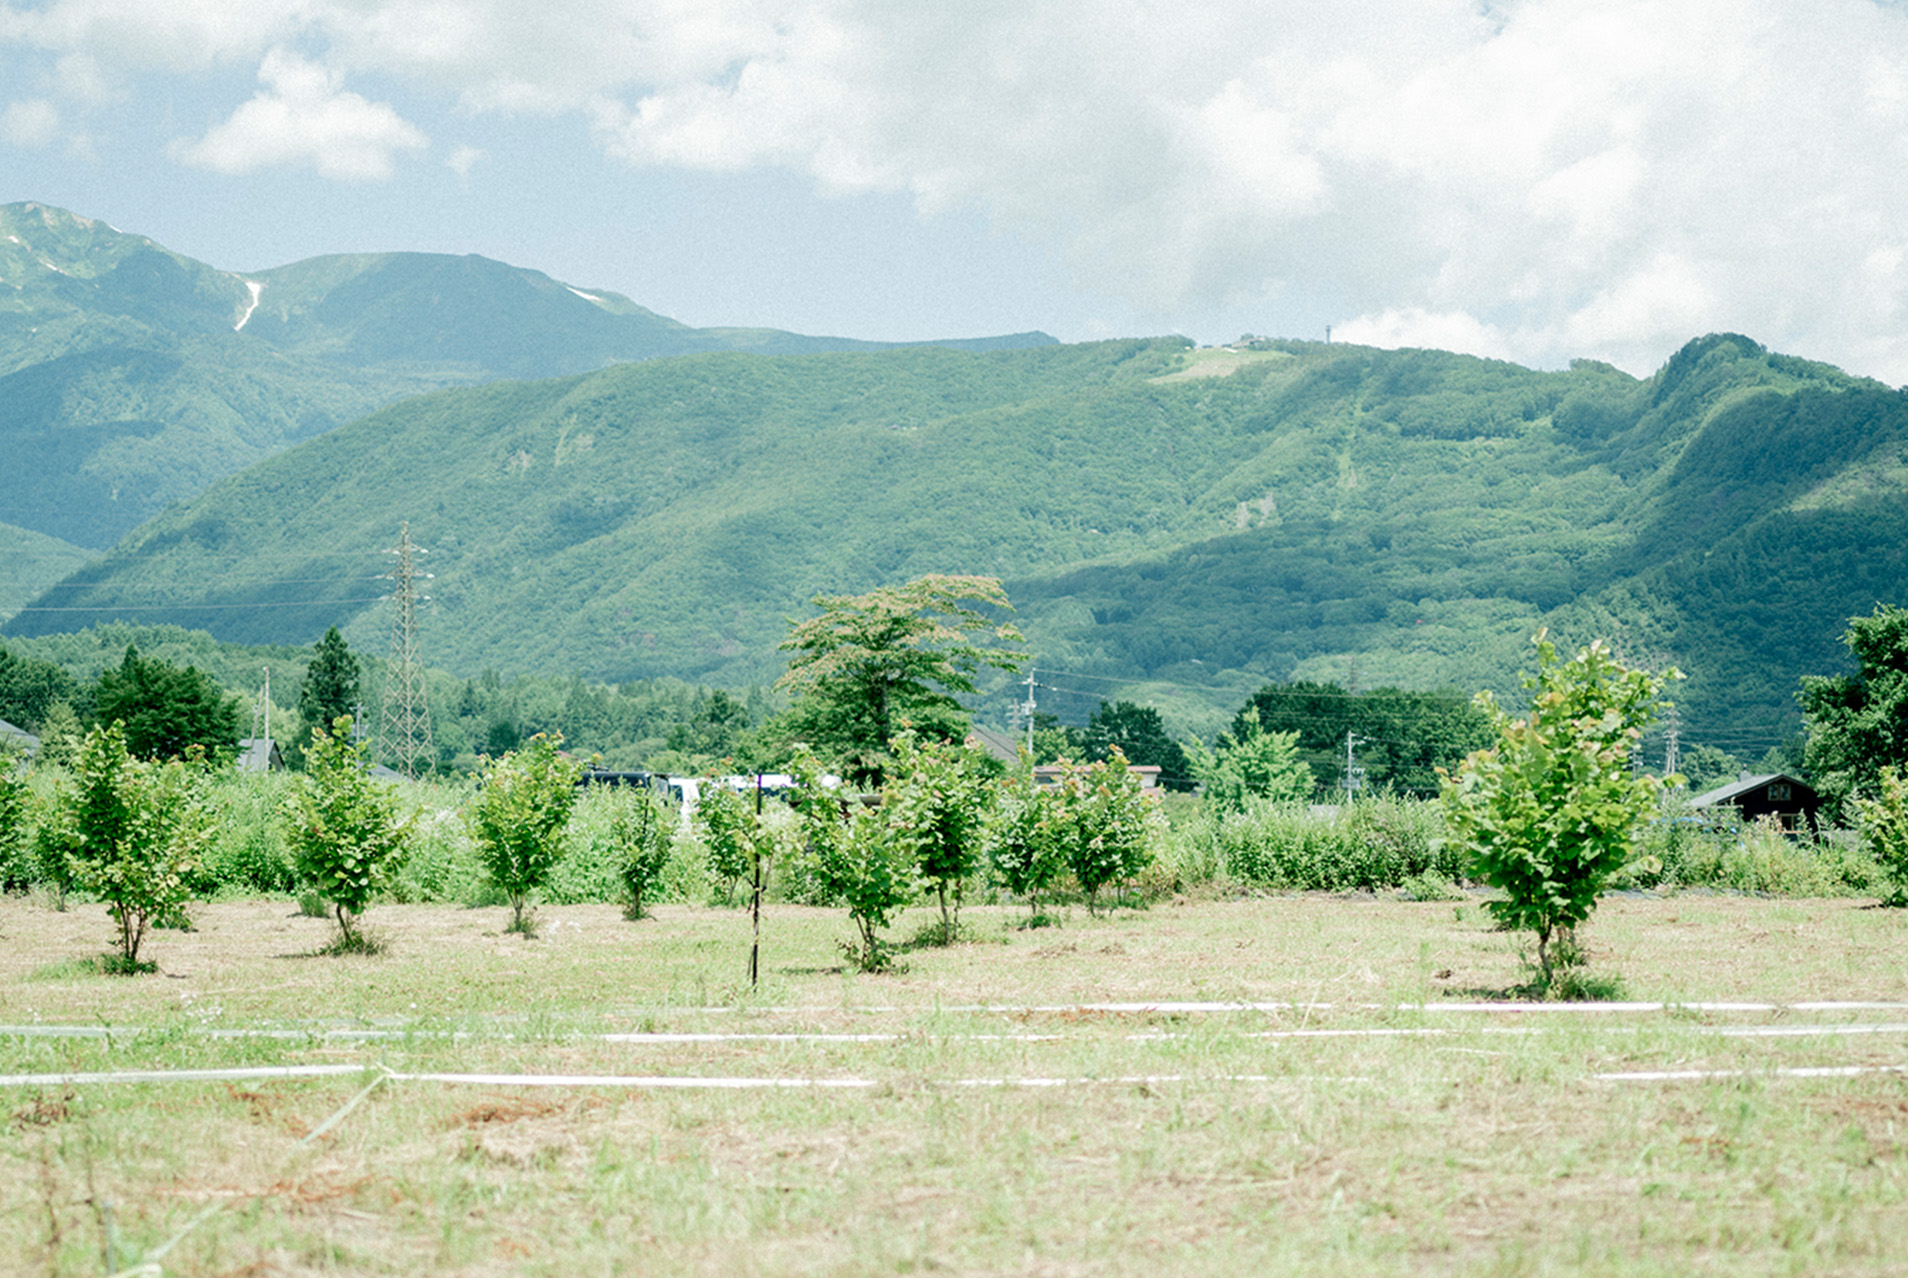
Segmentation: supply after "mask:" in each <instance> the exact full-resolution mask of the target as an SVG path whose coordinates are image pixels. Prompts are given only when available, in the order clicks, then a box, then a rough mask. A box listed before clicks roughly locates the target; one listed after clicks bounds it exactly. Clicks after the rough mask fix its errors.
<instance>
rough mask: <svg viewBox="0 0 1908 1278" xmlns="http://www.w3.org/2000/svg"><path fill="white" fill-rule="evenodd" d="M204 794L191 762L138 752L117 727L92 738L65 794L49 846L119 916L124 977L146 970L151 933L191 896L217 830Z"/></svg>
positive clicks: (50, 823)
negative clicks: (143, 955)
mask: <svg viewBox="0 0 1908 1278" xmlns="http://www.w3.org/2000/svg"><path fill="white" fill-rule="evenodd" d="M199 787H200V774H199V772H198V771H197V770H196V769H194V768H192V767H189V766H188V765H187V764H185V763H183V762H180V761H178V760H173V761H171V762H167V763H158V762H151V761H147V760H144V759H139V758H136V757H134V756H133V755H132V754H130V753H129V752H128V750H127V745H126V736H125V733H124V731H123V730H122V729H121V728H120V727H119V725H118V724H116V723H115V724H113V725H112V726H110V727H105V728H95V729H94V730H93V731H92V732H91V733H90V734H88V736H87V738H86V743H85V744H84V745H83V746H82V747H81V749H80V754H79V759H78V761H77V763H76V764H75V766H74V773H73V779H72V782H71V783H70V784H69V785H65V786H62V787H61V788H60V791H59V797H58V800H57V803H56V812H55V813H54V815H53V817H52V819H51V820H49V821H48V822H47V828H48V830H49V839H48V842H49V844H50V845H51V846H52V847H53V848H54V849H56V850H57V851H58V853H60V854H62V855H63V856H64V859H65V860H66V862H67V864H68V866H70V873H71V875H72V880H73V882H74V884H75V885H76V886H78V887H80V888H83V889H85V890H86V891H89V892H92V893H94V894H96V895H97V896H98V897H99V898H100V899H101V900H103V901H105V902H106V904H107V907H108V908H109V909H110V910H111V911H112V915H113V921H114V922H115V923H116V924H118V927H119V956H118V958H119V967H120V970H124V971H128V972H132V971H141V970H145V968H144V967H143V966H142V965H141V963H140V959H139V948H140V945H141V943H142V942H143V940H144V939H145V935H146V930H147V928H148V927H149V926H151V925H152V924H153V923H154V922H155V921H159V920H164V919H166V918H168V917H171V916H173V915H175V914H177V912H178V911H179V909H180V908H181V907H182V906H183V905H184V904H185V902H186V901H188V900H189V899H191V879H192V873H193V870H194V869H195V868H196V865H197V862H198V857H199V854H200V851H201V849H202V848H203V847H204V845H205V842H206V840H207V839H208V838H209V837H210V833H211V832H210V829H209V823H208V821H207V819H206V813H205V811H204V808H203V806H202V804H201V802H200V795H199Z"/></svg>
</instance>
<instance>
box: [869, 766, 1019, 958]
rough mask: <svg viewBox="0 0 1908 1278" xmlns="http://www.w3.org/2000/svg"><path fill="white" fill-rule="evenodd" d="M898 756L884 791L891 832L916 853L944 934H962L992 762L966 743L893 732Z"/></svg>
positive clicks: (982, 837)
mask: <svg viewBox="0 0 1908 1278" xmlns="http://www.w3.org/2000/svg"><path fill="white" fill-rule="evenodd" d="M893 746H894V763H893V765H892V767H891V768H890V770H889V772H890V775H889V778H888V787H887V790H886V792H885V793H884V795H883V799H882V817H883V820H884V821H885V822H886V824H887V827H888V837H889V838H890V839H892V840H893V841H894V843H895V845H896V847H897V848H898V849H899V850H900V851H901V852H902V853H905V854H908V855H911V856H912V857H913V859H914V865H915V870H916V872H917V873H918V874H919V875H920V877H921V878H922V879H924V880H925V881H926V883H927V886H928V889H929V890H930V891H932V892H933V893H934V895H935V898H936V900H937V901H938V902H939V904H940V907H941V936H942V939H943V940H944V941H946V942H948V943H952V942H953V940H954V938H955V937H956V936H958V935H959V934H960V921H961V920H960V913H961V895H962V888H963V885H964V884H965V883H966V881H967V879H968V877H969V876H970V875H973V874H975V873H976V872H978V871H979V869H980V868H981V863H982V856H983V853H984V850H985V846H986V835H987V825H988V818H989V816H990V809H991V807H992V801H993V797H994V788H993V785H992V784H991V776H990V773H991V769H990V768H988V767H987V766H986V764H985V762H984V760H983V759H982V757H981V756H980V755H979V754H977V753H976V752H975V751H972V750H969V749H968V748H967V747H966V746H963V745H956V744H953V743H951V742H943V741H934V740H928V741H923V740H921V739H920V738H919V737H917V736H915V735H914V734H913V733H912V732H903V733H901V734H900V735H899V736H897V737H895V739H894V743H893Z"/></svg>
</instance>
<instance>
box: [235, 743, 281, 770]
mask: <svg viewBox="0 0 1908 1278" xmlns="http://www.w3.org/2000/svg"><path fill="white" fill-rule="evenodd" d="M238 770H239V771H240V772H283V771H284V770H285V756H284V755H283V754H281V753H279V750H278V742H276V741H274V740H272V739H271V738H270V737H243V738H241V739H240V741H239V743H238Z"/></svg>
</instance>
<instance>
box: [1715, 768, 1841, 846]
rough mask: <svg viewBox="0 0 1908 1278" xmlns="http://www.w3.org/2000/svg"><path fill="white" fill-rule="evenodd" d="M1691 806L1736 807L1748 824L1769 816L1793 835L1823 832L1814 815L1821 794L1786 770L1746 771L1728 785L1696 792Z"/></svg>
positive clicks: (1820, 801)
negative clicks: (1697, 793) (1756, 773)
mask: <svg viewBox="0 0 1908 1278" xmlns="http://www.w3.org/2000/svg"><path fill="white" fill-rule="evenodd" d="M1689 806H1690V807H1692V808H1695V809H1696V810H1697V811H1699V812H1700V811H1702V810H1704V809H1710V810H1715V809H1719V808H1734V809H1735V810H1736V812H1737V814H1738V815H1740V816H1741V817H1742V819H1743V821H1744V822H1745V823H1747V822H1751V821H1760V820H1762V819H1763V818H1764V817H1768V818H1771V819H1773V820H1774V821H1775V822H1776V823H1777V824H1778V825H1780V826H1781V827H1782V828H1783V829H1784V830H1787V831H1789V832H1790V833H1792V834H1804V833H1806V834H1809V835H1815V834H1817V833H1819V832H1820V831H1819V827H1818V826H1817V824H1816V820H1815V814H1816V812H1817V811H1818V810H1819V809H1820V808H1821V806H1822V796H1821V795H1819V794H1817V793H1816V792H1815V787H1814V786H1812V785H1810V784H1809V783H1808V782H1806V781H1798V780H1797V779H1796V778H1794V777H1792V776H1790V775H1789V774H1788V773H1786V772H1771V773H1767V774H1765V775H1762V776H1750V775H1749V774H1748V773H1747V772H1745V773H1743V774H1742V775H1741V776H1739V777H1737V778H1736V779H1735V780H1734V781H1731V782H1730V783H1729V784H1728V785H1719V786H1717V787H1716V788H1715V789H1714V790H1710V791H1707V792H1705V793H1703V794H1699V795H1697V796H1696V797H1695V798H1693V799H1691V800H1690V801H1689Z"/></svg>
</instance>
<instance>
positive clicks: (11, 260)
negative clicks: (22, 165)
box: [0, 203, 1052, 612]
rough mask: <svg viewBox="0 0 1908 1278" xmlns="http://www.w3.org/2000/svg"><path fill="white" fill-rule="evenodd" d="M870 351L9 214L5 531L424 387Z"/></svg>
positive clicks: (50, 212)
mask: <svg viewBox="0 0 1908 1278" xmlns="http://www.w3.org/2000/svg"><path fill="white" fill-rule="evenodd" d="M1051 341H1052V339H1051V338H1047V337H1045V336H1044V335H1042V334H1018V335H1014V336H1010V337H1001V338H982V339H975V342H974V343H971V344H975V345H979V346H983V347H985V346H1006V347H1012V346H1025V345H1039V344H1042V343H1050V342H1051ZM873 345H875V344H872V343H866V342H855V341H849V340H847V339H837V338H811V337H803V336H801V335H799V334H792V333H779V332H772V331H767V330H746V329H711V330H699V329H692V328H689V327H687V326H685V325H682V324H679V323H677V322H676V321H674V320H670V319H666V318H664V317H662V316H659V315H655V314H653V313H651V312H649V311H646V310H644V309H643V308H642V307H640V306H637V305H636V304H635V303H633V302H630V301H629V300H628V299H626V298H621V297H617V296H615V295H613V294H609V293H603V292H600V291H587V290H580V289H574V288H571V287H569V286H568V285H565V284H561V283H559V282H557V281H555V280H552V279H550V278H549V277H548V276H546V275H544V274H542V273H541V272H538V271H531V270H524V269H522V268H519V267H513V266H507V265H505V264H503V263H501V262H492V261H489V260H487V259H484V258H479V257H450V256H444V255H433V254H419V253H395V254H364V255H358V256H348V257H327V258H318V259H313V260H311V261H307V262H300V263H294V264H293V265H290V266H286V267H280V268H278V269H276V270H269V271H260V272H253V273H250V274H239V273H236V272H231V271H222V270H218V269H216V268H214V267H211V266H208V265H206V264H205V263H203V262H196V261H194V260H192V259H191V258H187V257H183V256H181V255H179V254H177V253H173V252H171V251H169V250H167V249H166V248H164V247H163V246H161V245H159V244H156V243H154V242H153V241H151V240H149V239H146V238H143V237H141V236H137V235H128V234H124V233H122V232H120V231H117V230H115V229H114V228H112V227H110V226H107V225H106V224H105V223H103V222H98V221H94V220H91V219H88V218H84V217H80V216H78V215H77V214H73V213H69V212H66V211H65V210H62V209H56V208H52V207H49V206H47V205H42V204H31V203H23V204H10V205H5V206H0V450H4V453H5V455H6V456H7V457H9V458H10V459H13V460H14V462H15V464H14V465H12V466H9V467H8V468H7V469H6V470H5V471H4V472H3V473H0V522H5V523H8V524H13V525H16V526H18V527H21V528H25V529H31V530H33V531H35V532H39V533H42V534H45V535H47V536H50V537H54V538H58V539H60V540H62V541H65V542H68V543H70V544H72V545H76V546H82V547H86V548H88V549H104V548H106V547H107V546H110V545H112V544H113V543H114V542H116V541H117V540H119V539H120V538H121V537H123V536H125V535H126V534H127V533H128V532H130V531H131V530H132V529H134V528H136V527H137V526H139V525H140V524H141V523H144V522H145V521H146V520H147V519H149V518H151V517H152V516H153V515H155V514H157V513H158V512H160V511H161V510H164V509H165V508H166V507H167V506H169V505H171V504H173V503H174V502H178V501H182V500H185V499H187V498H190V497H194V496H197V495H198V494H199V493H201V492H204V491H205V489H206V488H207V487H208V486H210V485H211V484H212V483H213V482H215V481H216V480H218V479H221V478H223V477H224V476H226V475H230V474H233V473H235V472H237V471H239V470H242V469H244V468H245V467H247V466H250V465H251V464H253V463H254V462H257V461H259V460H260V459H262V458H265V457H269V456H271V455H273V454H274V453H277V452H279V451H281V450H283V449H284V448H287V447H289V446H291V445H293V444H296V443H298V442H300V441H302V440H306V439H310V438H311V437H313V436H314V435H318V434H322V433H323V432H325V431H327V430H330V429H332V428H333V427H335V426H338V425H340V424H341V423H343V422H346V421H351V420H355V419H357V418H359V417H362V416H364V415H365V414H367V413H370V412H372V411H374V410H375V409H377V408H379V407H381V406H383V405H386V404H389V403H392V402H394V401H396V400H399V399H402V398H405V397H407V396H412V395H416V394H420V393H423V392H425V391H429V390H435V389H439V388H442V387H446V386H457V385H469V384H473V383H481V382H486V381H493V380H497V379H499V378H505V377H550V376H554V375H558V374H564V373H573V372H581V371H585V370H589V369H596V368H601V367H603V366H605V365H607V364H611V363H615V362H618V361H624V360H640V359H651V358H656V357H658V356H665V355H676V354H681V353H684V352H689V351H704V350H727V349H747V350H762V351H787V352H795V351H806V350H828V349H836V350H843V349H861V348H867V347H871V346H873ZM956 345H961V343H956ZM56 579H57V578H56V577H53V576H42V577H38V578H34V579H32V580H30V581H27V583H26V584H27V585H28V586H30V587H31V588H32V589H38V588H41V587H43V586H45V585H48V584H51V582H52V581H54V580H56ZM23 580H25V579H23ZM0 612H4V609H3V608H0Z"/></svg>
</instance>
